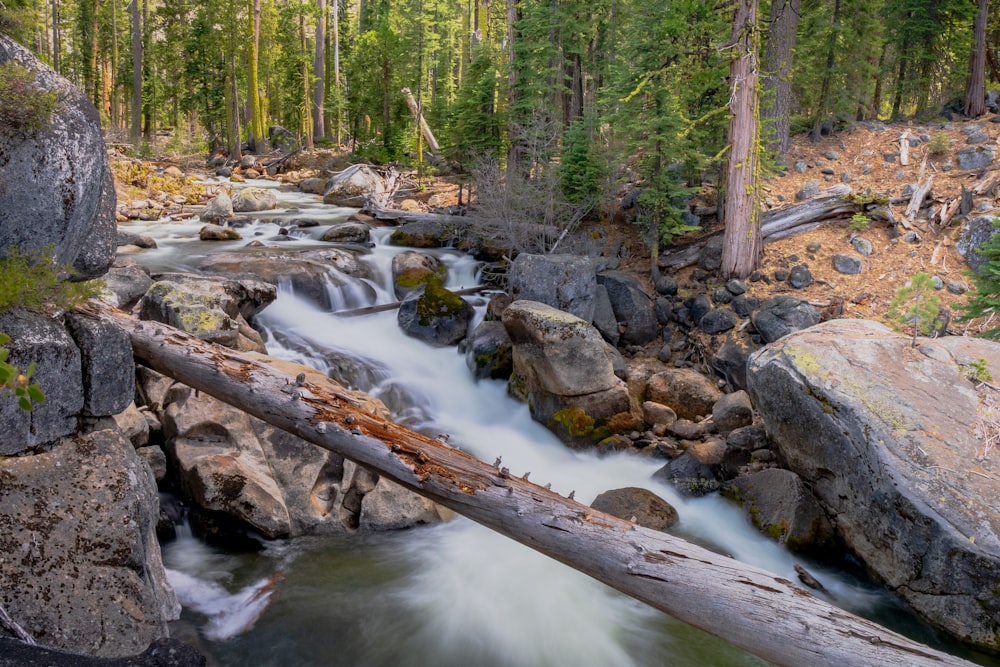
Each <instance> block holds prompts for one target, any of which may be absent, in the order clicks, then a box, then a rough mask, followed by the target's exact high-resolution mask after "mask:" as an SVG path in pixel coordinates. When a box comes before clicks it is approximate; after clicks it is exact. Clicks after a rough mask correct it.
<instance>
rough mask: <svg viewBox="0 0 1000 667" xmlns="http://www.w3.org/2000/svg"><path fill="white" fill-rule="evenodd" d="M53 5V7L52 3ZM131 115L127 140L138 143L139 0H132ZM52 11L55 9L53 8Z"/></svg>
mask: <svg viewBox="0 0 1000 667" xmlns="http://www.w3.org/2000/svg"><path fill="white" fill-rule="evenodd" d="M53 7H55V5H54V3H53ZM131 7H132V117H131V121H130V124H129V128H128V136H129V141H131V142H132V145H133V146H136V145H138V143H139V136H140V133H141V132H142V19H141V16H140V13H139V0H132V5H131ZM53 11H55V10H54V9H53Z"/></svg>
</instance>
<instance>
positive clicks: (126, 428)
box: [112, 371, 149, 449]
mask: <svg viewBox="0 0 1000 667" xmlns="http://www.w3.org/2000/svg"><path fill="white" fill-rule="evenodd" d="M130 373H131V375H132V385H133V391H134V387H135V373H134V372H132V371H130ZM112 418H113V419H114V421H115V425H116V426H117V427H118V432H119V433H121V435H122V437H123V438H125V439H126V440H128V441H129V442H130V443H132V446H133V447H135V448H136V449H138V448H139V447H145V446H146V445H147V444H148V443H149V422H147V421H146V418H145V417H144V416H143V414H142V412H140V411H139V408H137V407H136V405H135V402H134V401H133V402H131V403H129V404H128V406H127V407H126V408H125V409H124V410H122V411H121V412H119V413H118V414H116V415H112Z"/></svg>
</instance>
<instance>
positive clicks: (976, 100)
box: [965, 0, 990, 118]
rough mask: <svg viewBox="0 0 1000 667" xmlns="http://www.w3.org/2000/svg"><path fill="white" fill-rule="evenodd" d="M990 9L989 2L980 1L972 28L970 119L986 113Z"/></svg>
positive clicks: (968, 90)
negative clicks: (987, 40) (987, 25)
mask: <svg viewBox="0 0 1000 667" xmlns="http://www.w3.org/2000/svg"><path fill="white" fill-rule="evenodd" d="M989 7H990V2H989V0H979V10H978V11H977V12H976V20H975V23H974V24H973V28H972V35H973V37H972V52H971V53H970V54H969V80H968V82H967V83H966V86H965V115H966V116H968V117H969V118H979V117H980V116H982V115H983V114H984V113H986V22H987V15H988V13H989Z"/></svg>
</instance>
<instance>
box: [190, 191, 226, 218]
mask: <svg viewBox="0 0 1000 667" xmlns="http://www.w3.org/2000/svg"><path fill="white" fill-rule="evenodd" d="M198 217H199V218H201V219H202V220H204V221H205V222H217V221H219V220H226V219H228V218H231V217H233V200H232V199H231V198H230V197H229V195H228V194H226V192H225V191H222V192H220V193H219V194H217V195H215V197H213V198H212V200H211V201H209V202H208V204H206V205H205V208H203V209H201V212H199V213H198Z"/></svg>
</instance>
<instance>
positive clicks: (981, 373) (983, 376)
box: [962, 359, 993, 383]
mask: <svg viewBox="0 0 1000 667" xmlns="http://www.w3.org/2000/svg"><path fill="white" fill-rule="evenodd" d="M962 372H963V373H965V377H967V378H969V379H970V380H975V381H976V382H984V383H985V382H993V374H992V373H990V369H989V367H988V366H987V365H986V360H985V359H976V360H975V361H972V362H970V363H967V364H965V365H963V366H962Z"/></svg>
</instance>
